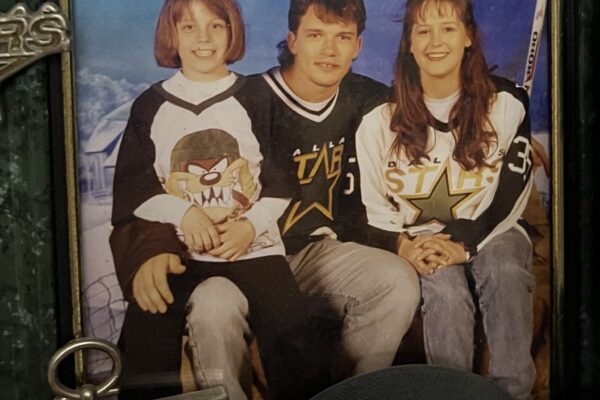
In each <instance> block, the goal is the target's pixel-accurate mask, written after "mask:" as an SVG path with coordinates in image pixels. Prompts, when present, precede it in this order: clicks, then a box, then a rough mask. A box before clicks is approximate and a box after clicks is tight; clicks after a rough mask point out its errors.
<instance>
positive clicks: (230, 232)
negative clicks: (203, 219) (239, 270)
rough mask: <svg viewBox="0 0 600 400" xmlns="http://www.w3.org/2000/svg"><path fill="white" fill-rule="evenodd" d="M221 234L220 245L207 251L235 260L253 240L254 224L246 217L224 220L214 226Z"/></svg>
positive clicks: (216, 255)
mask: <svg viewBox="0 0 600 400" xmlns="http://www.w3.org/2000/svg"><path fill="white" fill-rule="evenodd" d="M216 228H217V231H218V232H219V233H220V234H221V246H219V247H217V248H216V249H214V250H212V251H209V254H211V255H213V256H215V257H220V258H224V259H226V260H228V261H235V260H236V259H238V258H239V257H240V256H241V255H243V254H244V253H245V252H246V249H247V248H248V246H250V244H251V243H252V241H253V240H254V235H255V232H254V225H252V223H251V222H250V221H249V220H247V219H245V218H244V219H238V220H235V221H228V222H224V223H222V224H220V225H217V226H216Z"/></svg>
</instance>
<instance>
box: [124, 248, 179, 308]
mask: <svg viewBox="0 0 600 400" xmlns="http://www.w3.org/2000/svg"><path fill="white" fill-rule="evenodd" d="M184 272H185V266H183V265H182V264H181V260H180V259H179V256H177V255H175V254H170V253H162V254H159V255H157V256H154V257H152V258H151V259H149V260H148V261H146V262H145V263H144V264H142V266H141V267H140V269H139V270H138V271H137V273H136V274H135V276H134V277H133V297H134V298H135V301H136V302H137V303H138V305H139V306H140V308H141V309H142V310H144V311H149V312H151V313H152V314H156V313H157V312H159V313H161V314H164V313H165V312H166V311H167V304H171V303H173V301H174V299H173V293H171V289H169V284H168V283H167V274H176V275H179V274H182V273H184Z"/></svg>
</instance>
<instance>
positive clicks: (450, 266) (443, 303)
mask: <svg viewBox="0 0 600 400" xmlns="http://www.w3.org/2000/svg"><path fill="white" fill-rule="evenodd" d="M394 94H395V95H394V99H393V102H392V103H390V104H387V105H383V106H380V107H379V108H377V109H375V110H374V111H373V112H371V113H370V114H369V115H368V116H366V117H365V118H364V119H363V122H362V124H361V126H360V128H359V130H358V133H357V153H358V162H359V166H360V172H361V191H362V199H363V203H364V205H365V206H366V211H367V216H368V223H369V232H370V241H371V242H372V244H374V245H376V246H378V247H382V248H387V249H389V250H391V251H393V252H395V253H397V254H398V255H399V256H401V257H403V258H405V259H407V260H408V261H409V262H410V263H411V264H412V265H413V266H414V267H415V269H416V270H417V271H418V272H419V275H420V280H421V289H422V298H423V305H422V309H421V310H422V315H423V326H424V343H425V350H426V354H427V359H428V362H429V363H432V364H437V365H442V366H448V367H455V368H460V369H465V370H471V369H472V362H473V347H474V340H473V330H474V324H475V317H474V315H475V310H476V308H477V307H478V308H479V310H480V311H481V314H482V317H483V325H484V329H485V333H486V337H487V341H488V346H489V349H490V353H491V359H490V365H489V373H490V376H491V377H492V378H493V379H495V380H496V381H497V382H498V384H500V385H501V386H502V387H504V389H506V390H507V391H508V392H509V393H510V394H512V395H513V396H514V397H515V398H517V399H524V398H528V397H529V396H530V391H531V388H532V385H533V381H534V377H535V371H534V366H533V361H532V359H531V356H530V344H531V336H532V293H531V292H532V287H533V284H534V283H533V277H532V274H531V273H530V268H531V267H530V263H531V244H530V241H529V239H528V236H527V234H526V233H525V231H524V229H523V228H522V227H521V226H520V225H519V217H520V215H521V212H522V211H523V208H524V207H525V204H526V201H527V198H528V195H529V191H530V175H531V165H532V160H531V145H530V126H529V118H528V99H527V95H526V92H525V91H524V90H522V89H520V88H518V87H517V86H516V85H515V84H513V83H511V82H509V81H507V80H505V79H502V78H498V77H495V76H491V75H490V74H489V72H488V67H487V65H486V62H485V59H484V56H483V52H482V49H481V44H480V40H479V37H478V33H477V26H476V23H475V20H474V17H473V6H472V4H471V2H470V1H469V0H441V1H438V0H408V2H407V4H406V14H405V19H404V27H403V34H402V39H401V42H400V49H399V53H398V56H397V59H396V66H395V86H394Z"/></svg>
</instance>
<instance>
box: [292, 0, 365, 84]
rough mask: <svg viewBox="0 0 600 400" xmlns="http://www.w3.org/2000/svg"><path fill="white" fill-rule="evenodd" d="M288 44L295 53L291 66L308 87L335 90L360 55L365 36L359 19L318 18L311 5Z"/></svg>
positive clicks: (294, 73)
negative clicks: (358, 26) (362, 34)
mask: <svg viewBox="0 0 600 400" xmlns="http://www.w3.org/2000/svg"><path fill="white" fill-rule="evenodd" d="M287 41H288V47H289V49H290V51H291V53H292V54H293V55H294V64H293V65H292V66H291V67H290V69H291V70H292V72H293V75H294V76H295V77H297V79H299V80H301V81H302V82H299V83H301V84H302V85H303V86H304V87H305V88H307V89H308V88H314V89H315V90H320V91H322V90H324V89H332V93H333V91H335V90H336V89H337V87H338V85H339V84H340V81H341V80H342V78H343V77H344V76H345V75H346V74H347V73H348V71H349V70H350V67H351V66H352V61H353V60H354V59H355V58H356V57H357V56H358V53H359V52H360V48H361V45H362V38H361V37H360V36H359V35H358V31H357V26H356V22H344V21H342V20H341V19H339V18H336V17H334V16H331V19H330V20H328V21H327V22H325V21H323V20H321V19H319V17H317V14H316V13H315V6H314V5H311V6H310V7H309V8H308V10H307V11H306V14H304V15H303V16H302V18H301V19H300V25H299V26H298V31H297V32H296V33H294V32H289V33H288V37H287Z"/></svg>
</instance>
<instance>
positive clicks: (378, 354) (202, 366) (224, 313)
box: [187, 239, 420, 400]
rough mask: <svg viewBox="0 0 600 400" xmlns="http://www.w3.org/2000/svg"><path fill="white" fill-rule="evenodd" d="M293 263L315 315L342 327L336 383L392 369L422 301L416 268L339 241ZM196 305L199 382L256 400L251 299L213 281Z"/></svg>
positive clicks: (237, 399) (192, 318) (191, 321)
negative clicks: (252, 388)
mask: <svg viewBox="0 0 600 400" xmlns="http://www.w3.org/2000/svg"><path fill="white" fill-rule="evenodd" d="M288 262H289V264H290V268H291V271H292V273H293V275H294V278H295V279H296V282H297V283H298V286H299V288H300V291H301V292H302V293H303V294H304V295H305V296H306V299H307V301H308V312H309V315H310V316H311V317H320V318H323V319H333V320H335V321H336V322H337V323H340V324H341V335H340V336H341V337H340V343H338V347H337V348H336V349H335V350H336V351H335V352H334V353H335V354H334V355H333V357H334V360H333V366H332V369H333V371H331V375H332V378H333V379H334V380H341V379H344V378H347V377H349V376H353V375H357V374H361V373H366V372H370V371H375V370H377V369H380V368H385V367H389V366H390V365H391V364H392V362H393V360H394V355H395V354H396V351H397V349H398V346H399V344H400V341H401V340H402V337H403V336H404V334H405V333H406V331H407V330H408V328H409V327H410V324H411V321H412V318H413V316H414V313H415V310H416V309H417V307H418V304H419V300H420V292H419V281H418V278H417V274H416V272H415V270H414V269H413V268H412V266H410V265H409V264H408V263H407V262H406V261H404V260H403V259H401V258H400V257H398V256H397V255H395V254H393V253H390V252H387V251H383V250H379V249H374V248H371V247H366V246H362V245H359V244H356V243H351V242H349V243H342V242H339V241H337V240H332V239H323V240H320V241H318V242H314V243H311V244H309V245H308V246H306V247H305V248H304V249H302V250H301V251H300V252H299V253H297V254H295V255H293V256H288ZM265 290H269V286H265ZM189 305H190V307H189V313H188V324H187V327H188V331H189V334H190V342H191V347H192V349H193V351H192V352H191V359H192V363H193V366H194V368H193V372H194V377H195V380H196V383H197V384H198V386H199V387H200V388H206V387H211V386H216V385H224V386H225V387H226V388H227V392H228V394H229V398H230V399H232V400H246V399H248V398H251V382H252V380H251V376H252V375H251V369H250V362H249V358H250V357H249V351H248V341H249V339H250V338H251V336H252V332H251V327H250V326H249V324H248V315H249V307H248V301H247V299H246V297H245V296H244V294H243V293H242V292H241V291H240V290H239V288H238V287H236V285H234V284H232V283H231V282H228V281H226V280H224V279H216V278H211V279H209V280H207V281H206V282H204V283H203V284H201V285H199V286H198V287H196V289H195V290H194V292H193V293H192V295H191V296H190V300H189Z"/></svg>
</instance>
